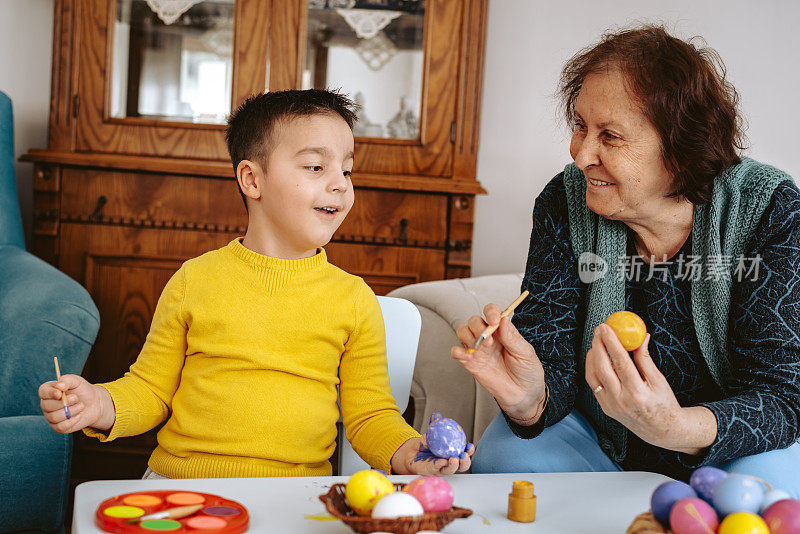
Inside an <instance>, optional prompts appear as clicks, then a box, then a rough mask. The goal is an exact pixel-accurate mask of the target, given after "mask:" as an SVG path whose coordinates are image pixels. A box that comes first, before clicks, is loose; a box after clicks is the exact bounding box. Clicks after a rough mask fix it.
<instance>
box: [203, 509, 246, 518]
mask: <svg viewBox="0 0 800 534" xmlns="http://www.w3.org/2000/svg"><path fill="white" fill-rule="evenodd" d="M203 513H204V514H207V515H217V516H222V517H230V516H234V515H239V514H240V513H242V511H241V510H239V509H238V508H234V507H233V506H208V507H206V508H203Z"/></svg>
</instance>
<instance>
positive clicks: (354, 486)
mask: <svg viewBox="0 0 800 534" xmlns="http://www.w3.org/2000/svg"><path fill="white" fill-rule="evenodd" d="M393 491H394V486H393V485H392V483H391V482H389V479H388V478H386V476H384V475H383V474H381V473H379V472H377V471H374V470H371V469H365V470H363V471H358V472H356V473H354V474H353V476H351V477H350V479H349V480H348V481H347V484H346V485H345V487H344V496H345V498H346V499H347V504H349V505H350V508H352V509H353V510H354V511H355V512H356V513H357V514H358V515H370V513H371V512H372V508H373V507H374V506H375V503H377V502H378V500H380V498H381V497H383V496H384V495H387V494H389V493H392V492H393Z"/></svg>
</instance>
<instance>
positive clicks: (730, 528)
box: [717, 512, 770, 534]
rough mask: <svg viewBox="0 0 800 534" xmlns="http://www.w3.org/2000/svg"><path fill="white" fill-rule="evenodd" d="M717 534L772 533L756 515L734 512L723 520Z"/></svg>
mask: <svg viewBox="0 0 800 534" xmlns="http://www.w3.org/2000/svg"><path fill="white" fill-rule="evenodd" d="M717 534H770V531H769V528H767V524H766V523H764V520H763V519H761V518H760V517H758V516H757V515H756V514H749V513H747V512H734V513H732V514H731V515H729V516H728V517H726V518H725V519H723V520H722V523H720V525H719V530H718V531H717Z"/></svg>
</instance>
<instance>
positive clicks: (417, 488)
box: [403, 477, 453, 514]
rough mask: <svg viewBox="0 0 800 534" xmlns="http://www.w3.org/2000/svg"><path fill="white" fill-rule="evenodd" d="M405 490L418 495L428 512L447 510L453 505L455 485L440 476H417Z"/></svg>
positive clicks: (415, 495)
mask: <svg viewBox="0 0 800 534" xmlns="http://www.w3.org/2000/svg"><path fill="white" fill-rule="evenodd" d="M403 491H405V492H406V493H408V494H410V495H413V496H414V497H416V498H417V500H418V501H419V502H420V504H422V509H423V510H425V513H426V514H428V513H433V512H446V511H448V510H449V509H450V508H452V507H453V487H452V486H450V483H449V482H447V481H446V480H445V479H443V478H440V477H419V478H415V479H414V480H412V481H411V482H409V483H408V485H406V487H405V488H403Z"/></svg>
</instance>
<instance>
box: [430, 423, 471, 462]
mask: <svg viewBox="0 0 800 534" xmlns="http://www.w3.org/2000/svg"><path fill="white" fill-rule="evenodd" d="M425 440H426V442H427V443H428V449H430V451H431V452H432V453H433V454H434V456H438V457H439V458H454V457H455V458H458V457H460V456H461V454H462V453H463V452H464V451H465V450H466V448H467V435H466V434H465V433H464V429H463V428H461V425H459V424H458V423H456V422H455V421H453V420H452V419H447V418H443V417H442V416H441V414H439V413H438V412H434V413H433V414H432V415H431V423H430V425H428V431H427V432H426V434H425Z"/></svg>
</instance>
